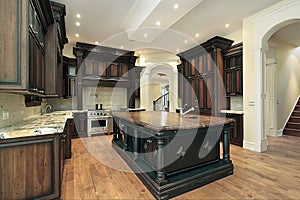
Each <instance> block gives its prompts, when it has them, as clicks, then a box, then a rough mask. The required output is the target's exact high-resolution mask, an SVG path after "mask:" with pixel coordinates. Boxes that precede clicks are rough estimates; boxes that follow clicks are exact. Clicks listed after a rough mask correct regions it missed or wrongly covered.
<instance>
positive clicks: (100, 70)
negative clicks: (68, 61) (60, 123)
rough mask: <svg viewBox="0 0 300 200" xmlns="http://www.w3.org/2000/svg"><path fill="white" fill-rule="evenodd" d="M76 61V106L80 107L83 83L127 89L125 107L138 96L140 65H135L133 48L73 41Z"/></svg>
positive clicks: (131, 105) (132, 103)
mask: <svg viewBox="0 0 300 200" xmlns="http://www.w3.org/2000/svg"><path fill="white" fill-rule="evenodd" d="M73 54H74V55H75V57H76V63H77V71H78V74H77V86H78V87H77V98H78V99H77V105H78V109H82V98H83V97H82V89H83V87H87V86H94V87H97V86H103V87H114V86H116V87H123V88H127V94H128V96H127V97H128V101H127V102H128V107H129V108H134V107H135V98H139V95H140V92H139V90H140V89H139V88H140V87H139V85H140V73H141V70H142V69H143V68H142V67H137V66H135V62H136V59H137V57H136V56H134V51H127V50H123V49H115V48H111V47H104V46H97V45H92V44H86V43H81V42H77V43H76V47H74V48H73Z"/></svg>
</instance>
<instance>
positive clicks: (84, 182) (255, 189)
mask: <svg viewBox="0 0 300 200" xmlns="http://www.w3.org/2000/svg"><path fill="white" fill-rule="evenodd" d="M72 142H73V146H72V150H73V155H74V156H73V157H72V159H70V160H67V161H66V162H65V170H64V176H63V177H64V178H63V185H62V197H61V199H155V198H154V197H153V196H152V195H151V193H150V192H149V191H148V190H147V188H146V187H145V186H144V185H143V184H142V183H141V182H140V181H139V179H138V178H137V177H136V176H135V174H134V173H132V172H130V171H128V170H123V171H120V170H117V167H118V168H122V169H126V166H124V163H123V161H122V160H121V159H120V158H119V156H118V155H116V154H115V152H114V151H113V148H112V147H111V135H109V136H98V137H92V138H83V139H79V138H78V139H73V141H72ZM268 143H269V145H268V151H267V152H264V153H258V152H253V151H250V150H247V149H243V148H241V147H238V146H235V145H231V146H230V152H231V159H232V161H233V164H234V166H235V169H234V174H233V175H232V176H229V177H227V178H224V179H221V180H218V181H215V182H213V183H210V184H208V185H206V186H203V187H200V188H197V189H195V190H192V191H189V192H187V193H185V194H182V195H180V196H177V197H175V198H174V199H178V200H179V199H180V200H182V199H298V198H299V196H300V191H299V188H298V185H299V184H300V176H299V175H298V172H299V170H300V154H299V152H300V146H299V143H300V138H298V137H291V136H287V137H279V138H273V137H268ZM87 146H88V150H87V149H86V147H87ZM101 147H105V148H101ZM221 149H222V148H221ZM90 152H92V153H93V154H91V153H90ZM100 156H101V158H102V161H103V160H105V159H106V160H113V161H115V162H116V163H118V164H115V168H113V167H112V166H108V165H106V164H104V163H103V162H101V160H99V158H100ZM97 158H98V159H97ZM121 166H122V167H121ZM128 188H130V189H128Z"/></svg>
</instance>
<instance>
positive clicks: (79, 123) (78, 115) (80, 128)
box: [73, 112, 87, 137]
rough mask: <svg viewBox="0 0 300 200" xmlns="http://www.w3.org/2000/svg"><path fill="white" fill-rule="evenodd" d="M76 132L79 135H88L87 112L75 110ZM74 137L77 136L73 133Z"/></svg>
mask: <svg viewBox="0 0 300 200" xmlns="http://www.w3.org/2000/svg"><path fill="white" fill-rule="evenodd" d="M73 117H74V123H75V128H76V133H77V135H78V136H79V137H86V136H87V112H73ZM73 137H75V136H74V135H73Z"/></svg>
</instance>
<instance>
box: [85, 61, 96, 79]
mask: <svg viewBox="0 0 300 200" xmlns="http://www.w3.org/2000/svg"><path fill="white" fill-rule="evenodd" d="M84 75H87V76H91V75H94V61H93V60H90V59H85V61H84Z"/></svg>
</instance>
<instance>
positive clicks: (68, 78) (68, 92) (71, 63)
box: [62, 56, 77, 98]
mask: <svg viewBox="0 0 300 200" xmlns="http://www.w3.org/2000/svg"><path fill="white" fill-rule="evenodd" d="M62 86H63V87H62V90H63V96H64V97H66V98H72V97H75V96H76V94H77V63H76V59H75V58H68V57H66V56H63V84H62Z"/></svg>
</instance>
